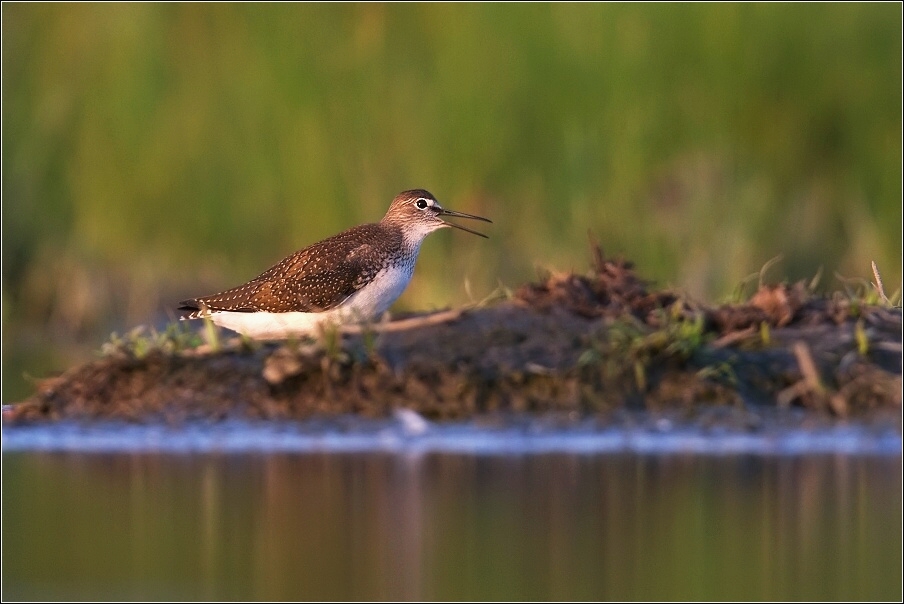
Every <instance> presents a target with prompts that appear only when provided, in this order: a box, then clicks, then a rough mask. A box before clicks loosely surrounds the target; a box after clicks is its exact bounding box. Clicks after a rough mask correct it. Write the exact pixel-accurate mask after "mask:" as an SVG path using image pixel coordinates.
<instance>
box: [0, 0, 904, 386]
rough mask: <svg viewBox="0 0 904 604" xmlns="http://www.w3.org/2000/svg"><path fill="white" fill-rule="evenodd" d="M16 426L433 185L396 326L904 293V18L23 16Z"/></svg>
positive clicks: (14, 265) (12, 216) (13, 107)
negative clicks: (544, 277)
mask: <svg viewBox="0 0 904 604" xmlns="http://www.w3.org/2000/svg"><path fill="white" fill-rule="evenodd" d="M2 25H3V48H2V51H3V56H2V61H3V63H2V67H3V73H2V94H3V141H2V144H3V148H2V162H3V165H2V168H3V185H2V186H3V189H2V192H3V216H2V217H3V225H2V231H3V232H2V235H3V238H2V266H3V281H2V304H3V369H4V371H3V392H2V396H3V401H4V402H9V401H11V400H17V399H18V398H21V397H22V396H24V395H26V394H27V393H28V392H29V391H30V389H31V387H30V385H29V383H28V382H27V381H26V380H25V379H23V378H22V373H23V371H25V372H28V373H30V374H32V375H36V376H42V375H45V374H46V373H47V372H49V371H51V370H58V369H64V368H65V367H66V366H67V365H68V364H70V363H72V362H75V361H77V360H81V359H85V358H90V357H91V355H92V354H93V351H95V350H97V349H98V348H99V346H100V344H101V342H102V341H103V340H104V339H106V337H107V336H108V335H109V333H110V331H114V330H115V331H118V332H120V333H121V332H123V331H127V330H128V329H130V328H131V327H133V326H135V325H137V324H141V323H151V324H158V325H160V324H162V323H164V322H165V321H166V320H167V317H168V316H172V315H171V313H172V309H173V307H174V303H175V302H177V301H178V300H180V299H182V298H184V297H188V296H195V295H201V294H207V293H212V292H214V291H217V290H220V289H224V288H227V287H230V286H233V285H237V284H238V283H240V282H242V281H244V280H247V279H249V278H251V277H254V276H256V275H257V274H259V273H260V272H262V271H263V270H264V269H266V268H267V267H269V266H270V265H271V264H272V263H274V262H276V261H277V260H279V259H280V258H282V257H283V256H285V255H287V254H288V253H290V252H292V251H294V250H296V249H299V248H301V247H304V246H305V245H308V244H310V243H313V242H314V241H316V240H319V239H321V238H323V237H326V236H329V235H331V234H333V233H335V232H338V231H340V230H342V229H344V228H347V227H349V226H352V225H354V224H357V223H361V222H371V221H376V220H378V219H379V218H380V217H381V216H382V215H383V213H384V212H385V210H386V207H387V206H388V204H389V201H390V200H391V199H392V197H393V196H394V195H395V194H396V193H397V192H399V191H401V190H403V189H408V188H413V187H424V188H427V189H429V190H430V191H431V192H433V193H434V194H435V195H436V196H437V197H438V198H439V199H440V201H441V202H442V203H444V204H445V205H446V206H447V207H450V208H452V209H457V210H461V211H465V212H471V213H475V214H480V215H485V216H488V217H490V218H492V219H493V220H494V222H495V224H494V225H492V226H489V228H488V229H486V230H487V232H489V233H490V234H491V237H492V238H491V239H490V240H489V241H484V240H480V239H478V238H476V237H472V236H470V235H467V234H465V233H461V232H452V231H446V232H443V233H442V234H439V235H434V236H433V237H431V238H430V239H429V240H428V242H427V243H426V244H425V246H424V248H423V252H422V255H421V259H420V261H419V265H418V269H417V271H416V273H415V278H414V280H413V281H412V283H411V285H410V286H409V288H408V290H407V291H406V292H405V294H404V295H403V296H402V298H401V299H400V300H399V302H398V303H397V304H396V307H395V308H396V309H419V310H420V309H431V308H439V307H445V306H450V305H457V304H461V303H466V302H468V301H471V300H479V299H481V298H483V297H485V296H486V295H488V294H489V293H490V292H491V291H493V290H494V289H495V288H496V287H497V285H499V284H500V283H502V284H504V285H507V286H516V285H518V284H519V283H521V282H523V281H525V280H528V279H531V278H533V277H534V276H535V270H536V267H538V266H540V267H548V268H557V269H577V270H581V271H583V270H584V269H585V268H586V267H587V264H588V263H587V259H588V257H589V255H588V248H587V232H588V230H590V231H592V232H593V233H594V234H595V235H596V237H598V238H599V240H600V241H601V243H602V245H603V248H604V250H605V251H606V252H607V253H610V254H624V255H625V256H627V257H629V258H631V259H632V260H634V261H635V262H636V263H637V264H638V267H639V269H640V271H641V273H642V274H644V275H645V276H647V277H650V278H653V279H655V280H657V282H658V283H659V284H661V285H664V286H672V287H675V288H678V289H680V290H683V291H685V292H687V293H689V294H690V295H692V296H695V297H699V298H703V299H708V300H718V299H720V298H724V297H725V296H726V295H728V294H730V293H731V292H732V290H733V289H734V288H735V287H736V286H737V285H738V284H739V283H740V282H741V281H742V280H743V279H744V278H745V277H746V276H747V275H749V274H750V273H753V272H756V271H758V270H759V269H760V268H761V267H762V266H763V264H764V263H765V262H766V261H768V260H769V259H770V258H772V257H774V256H776V255H778V254H782V255H783V262H782V263H781V264H779V265H778V266H777V267H774V268H773V269H771V271H770V276H772V277H774V278H775V279H780V278H785V279H799V278H810V277H812V276H813V275H814V274H816V272H817V271H818V270H819V268H820V267H823V269H824V275H825V277H824V278H823V287H826V288H832V289H834V288H837V287H839V283H838V281H837V280H836V279H835V277H834V275H835V273H836V272H837V273H840V274H842V275H845V276H847V277H857V278H863V279H869V278H871V274H870V269H869V263H870V261H871V260H875V261H876V262H877V263H878V265H879V267H880V269H881V271H882V275H883V278H884V281H885V286H886V289H888V290H890V291H894V290H895V289H897V288H899V287H900V283H901V208H902V203H901V6H900V5H898V4H865V5H860V4H856V5H855V4H832V5H819V6H811V5H655V6H641V5H590V6H585V5H580V6H578V5H567V6H559V5H543V4H539V5H533V4H532V5H515V6H512V5H470V4H469V5H445V4H441V5H433V4H430V5H391V6H385V5H380V4H362V5H265V6H257V5H214V6H209V5H199V4H178V5H148V4H129V5H91V4H88V5H84V4H71V5H70V4H62V5H61V4H51V5H44V4H13V5H9V4H5V5H4V6H3V9H2Z"/></svg>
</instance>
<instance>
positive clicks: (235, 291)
mask: <svg viewBox="0 0 904 604" xmlns="http://www.w3.org/2000/svg"><path fill="white" fill-rule="evenodd" d="M445 216H455V217H459V218H471V219H473V220H482V221H484V222H492V221H491V220H489V219H487V218H482V217H480V216H474V215H471V214H465V213H463V212H453V211H452V210H446V209H445V208H443V207H442V206H440V205H439V202H437V201H436V198H435V197H434V196H433V195H431V194H430V193H429V192H427V191H425V190H423V189H413V190H411V191H403V192H402V193H399V194H398V195H396V197H395V199H393V200H392V203H391V204H390V206H389V210H388V211H387V212H386V215H385V216H384V217H383V219H382V220H381V221H380V222H378V223H375V224H362V225H360V226H356V227H352V228H350V229H348V230H347V231H343V232H341V233H339V234H338V235H333V236H332V237H329V238H327V239H324V240H323V241H320V242H318V243H315V244H314V245H311V246H309V247H306V248H304V249H303V250H299V251H297V252H295V253H294V254H292V255H291V256H289V257H287V258H285V259H284V260H282V261H281V262H279V263H278V264H276V265H274V266H273V267H271V268H270V269H269V270H267V271H266V272H264V273H262V274H261V275H260V276H258V277H255V278H254V279H252V280H251V281H249V282H248V283H245V284H244V285H239V286H238V287H234V288H232V289H229V290H226V291H224V292H221V293H219V294H213V295H210V296H203V297H200V298H192V299H190V300H185V301H183V302H180V303H179V310H182V311H189V312H188V314H186V315H184V316H183V317H181V318H182V319H183V320H184V319H198V318H201V317H210V319H211V320H212V321H213V322H214V323H215V324H217V325H219V326H221V327H226V328H228V329H231V330H233V331H237V332H239V333H242V334H244V335H246V336H248V337H249V338H253V339H258V340H271V339H283V338H289V337H295V336H300V335H304V334H309V333H311V332H314V331H316V330H317V328H318V327H320V326H321V325H323V324H325V323H332V324H342V323H349V322H359V321H368V320H371V319H374V318H376V317H378V316H379V315H381V314H382V313H383V312H384V311H386V310H387V309H388V308H389V306H390V305H391V304H392V303H393V302H394V301H395V299H396V298H398V297H399V296H400V295H401V294H402V292H403V291H404V290H405V287H406V286H407V285H408V281H410V280H411V274H412V273H413V272H414V263H415V261H416V260H417V255H418V252H419V251H420V249H421V243H422V242H423V241H424V238H425V237H427V235H429V234H430V233H432V232H433V231H436V230H438V229H442V228H445V227H455V228H458V229H461V230H463V231H467V232H469V233H474V234H475V235H480V236H481V237H486V235H484V234H483V233H478V232H477V231H472V230H471V229H469V228H466V227H463V226H461V225H460V224H454V223H451V222H446V221H444V220H443V219H442V218H443V217H445Z"/></svg>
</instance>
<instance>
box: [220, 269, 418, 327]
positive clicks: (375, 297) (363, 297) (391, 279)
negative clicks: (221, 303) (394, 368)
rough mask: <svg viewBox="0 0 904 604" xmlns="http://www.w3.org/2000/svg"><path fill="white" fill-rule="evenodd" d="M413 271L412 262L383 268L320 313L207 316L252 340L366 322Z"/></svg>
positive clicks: (380, 311) (391, 299) (396, 294)
mask: <svg viewBox="0 0 904 604" xmlns="http://www.w3.org/2000/svg"><path fill="white" fill-rule="evenodd" d="M413 272H414V264H413V263H412V264H410V265H405V264H403V265H399V266H394V267H390V268H386V269H383V270H382V271H380V272H379V273H377V276H376V277H375V278H374V280H373V281H371V282H370V283H368V284H367V285H365V286H364V287H362V288H361V289H359V290H358V291H356V292H355V293H354V294H352V295H351V296H349V298H348V299H347V300H345V301H344V302H342V304H340V305H339V306H338V307H336V308H334V309H332V310H327V311H324V312H276V313H274V312H228V311H216V312H212V313H211V314H210V319H211V320H212V321H213V322H214V323H215V324H217V325H219V326H220V327H225V328H227V329H231V330H233V331H237V332H239V333H241V334H244V335H246V336H248V337H249V338H252V339H255V340H282V339H285V338H292V337H298V336H302V335H308V334H312V333H316V332H317V330H318V329H320V328H321V326H324V327H325V326H327V325H330V324H332V325H340V324H343V323H356V322H361V321H370V320H371V319H374V318H376V317H378V316H379V315H381V314H383V313H384V312H385V311H386V310H387V309H388V308H389V307H390V306H391V305H392V303H393V302H395V300H396V298H398V297H399V296H400V295H401V294H402V292H403V291H405V287H406V286H407V285H408V282H409V281H410V280H411V275H412V273H413Z"/></svg>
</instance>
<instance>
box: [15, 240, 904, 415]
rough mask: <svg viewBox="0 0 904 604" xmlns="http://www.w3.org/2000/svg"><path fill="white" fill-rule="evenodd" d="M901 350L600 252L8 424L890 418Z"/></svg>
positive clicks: (83, 394) (867, 327) (125, 370)
mask: <svg viewBox="0 0 904 604" xmlns="http://www.w3.org/2000/svg"><path fill="white" fill-rule="evenodd" d="M901 343H902V312H901V308H899V307H898V308H892V307H888V306H875V305H865V304H864V303H863V302H862V301H861V300H858V299H856V297H853V296H850V295H846V294H843V293H840V292H838V293H835V294H833V295H830V296H816V295H813V294H811V293H810V292H809V291H808V289H807V287H806V286H805V285H804V284H802V283H798V284H795V285H787V284H780V285H771V286H761V287H760V289H759V291H757V292H756V293H755V294H754V295H753V297H752V298H751V299H750V300H749V301H748V302H746V303H743V304H737V305H724V306H707V305H702V304H697V303H694V302H691V301H689V300H687V299H685V298H683V297H681V296H680V295H678V294H675V293H672V292H668V291H655V290H651V289H650V286H649V284H648V283H647V282H645V281H644V280H642V279H640V278H639V277H638V276H637V275H636V273H635V271H634V270H633V268H632V266H631V264H630V263H628V262H625V261H623V260H607V259H604V258H603V255H602V253H601V252H600V251H599V250H598V249H596V250H595V251H594V266H593V269H592V271H591V272H590V273H589V274H588V275H576V274H563V273H555V274H550V275H549V276H548V277H546V278H545V279H544V280H542V281H541V282H538V283H532V284H528V285H525V286H523V287H521V288H520V289H518V290H517V291H516V292H515V293H514V294H513V295H512V296H510V297H508V298H507V299H504V300H499V301H496V302H495V303H492V304H489V305H486V306H483V307H477V308H468V309H461V310H456V311H446V312H443V313H435V314H430V315H419V316H415V317H410V318H408V319H405V320H402V321H395V322H390V323H384V324H382V325H377V326H373V327H370V328H364V329H357V330H355V329H351V330H343V332H342V333H337V332H333V333H326V334H320V336H319V337H318V338H317V339H316V340H315V339H311V340H308V341H299V342H287V343H267V344H257V343H249V342H247V341H245V342H243V341H241V340H239V339H237V338H236V339H235V340H233V341H232V342H230V343H226V344H224V345H222V346H220V347H219V348H217V349H214V347H212V346H209V345H205V346H201V347H197V348H189V349H183V350H176V351H173V350H171V349H169V348H167V347H165V346H157V347H151V349H150V350H144V349H141V348H139V347H136V346H135V345H134V344H132V345H127V344H122V345H120V346H118V347H114V348H115V350H113V351H112V352H110V353H109V354H108V355H107V356H106V357H105V358H102V359H100V360H97V361H94V362H90V363H87V364H84V365H81V366H78V367H74V368H72V369H71V370H69V371H67V372H66V373H64V374H63V375H61V376H58V377H55V378H51V379H47V380H44V381H42V382H40V383H39V384H38V387H37V392H36V393H35V394H34V395H33V396H32V397H31V398H29V399H28V400H26V401H23V402H22V403H19V404H16V405H12V406H9V407H7V408H6V409H5V410H4V414H3V417H4V423H7V424H11V423H19V422H32V421H48V420H49V421H54V420H64V419H94V418H105V419H129V420H135V421H161V420H162V421H167V422H181V421H186V420H192V419H212V420H216V419H223V418H235V417H245V418H261V419H279V418H293V419H301V418H309V417H312V416H322V415H336V414H347V413H353V414H359V415H365V416H382V415H386V414H388V413H390V412H392V410H393V409H395V408H399V407H404V408H408V409H411V410H414V411H417V412H418V413H421V414H423V415H424V416H426V417H429V418H432V419H447V418H464V417H469V416H472V415H474V414H479V413H486V412H493V411H501V412H525V411H529V412H547V411H567V412H569V413H572V414H574V413H576V414H578V415H589V414H596V413H601V412H607V411H612V410H618V409H650V410H657V409H658V410H661V409H689V410H693V409H711V408H713V407H718V406H722V407H725V406H727V407H734V408H741V407H754V406H755V407H759V408H762V407H789V406H802V407H805V408H808V409H812V410H814V412H818V413H822V414H828V415H835V416H844V417H846V416H851V415H863V414H866V413H872V412H875V411H877V410H878V411H881V412H882V413H883V414H888V416H889V417H899V415H900V409H901V397H902V393H901V388H902V380H901V370H902V345H901ZM898 425H900V423H899V424H898Z"/></svg>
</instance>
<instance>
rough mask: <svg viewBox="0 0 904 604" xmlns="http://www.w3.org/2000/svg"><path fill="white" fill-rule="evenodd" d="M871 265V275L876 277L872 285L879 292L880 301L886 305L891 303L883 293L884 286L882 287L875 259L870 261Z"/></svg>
mask: <svg viewBox="0 0 904 604" xmlns="http://www.w3.org/2000/svg"><path fill="white" fill-rule="evenodd" d="M872 265H873V275H874V276H875V277H876V282H875V283H873V287H874V288H875V289H876V291H877V292H879V296H880V297H881V298H882V301H883V302H885V303H886V304H888V305H891V302H889V300H888V296H886V295H885V288H884V287H882V277H880V276H879V267H878V266H876V261H875V260H873V261H872Z"/></svg>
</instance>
